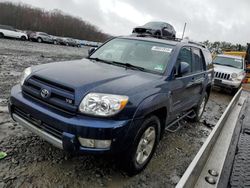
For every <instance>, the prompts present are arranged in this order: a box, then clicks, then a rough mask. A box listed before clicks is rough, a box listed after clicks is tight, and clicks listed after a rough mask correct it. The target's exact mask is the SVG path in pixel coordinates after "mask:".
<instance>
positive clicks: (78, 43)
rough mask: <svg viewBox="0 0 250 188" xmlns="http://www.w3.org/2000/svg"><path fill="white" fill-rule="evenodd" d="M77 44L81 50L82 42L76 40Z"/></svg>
mask: <svg viewBox="0 0 250 188" xmlns="http://www.w3.org/2000/svg"><path fill="white" fill-rule="evenodd" d="M74 40H75V43H76V47H78V48H80V47H81V46H82V43H81V40H78V39H74Z"/></svg>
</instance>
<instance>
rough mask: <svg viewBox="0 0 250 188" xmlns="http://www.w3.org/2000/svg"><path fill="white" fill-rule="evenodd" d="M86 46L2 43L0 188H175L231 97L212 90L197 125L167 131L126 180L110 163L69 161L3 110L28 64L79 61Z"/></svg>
mask: <svg viewBox="0 0 250 188" xmlns="http://www.w3.org/2000/svg"><path fill="white" fill-rule="evenodd" d="M86 54H87V48H73V47H66V46H56V45H49V44H38V43H32V42H23V41H14V40H4V39H1V40H0V151H4V152H6V153H7V154H8V156H7V157H6V158H4V159H2V160H0V188H1V187H110V188H116V187H157V188H160V187H174V186H175V185H176V183H177V182H178V181H179V179H180V177H181V176H182V174H183V173H184V171H185V169H186V168H187V167H188V165H189V163H190V162H191V161H192V159H193V157H194V156H195V154H196V153H197V151H198V150H199V148H200V147H201V145H202V144H203V142H204V141H205V140H206V138H207V136H208V135H209V133H210V132H211V130H212V127H213V125H215V124H216V122H217V121H218V119H219V118H220V116H221V115H222V113H223V111H224V110H225V108H226V106H227V104H228V103H229V101H230V100H231V98H232V96H231V95H230V94H228V93H221V92H220V91H213V92H212V94H211V96H210V99H209V101H208V104H207V107H206V111H205V113H204V116H203V120H202V121H201V123H188V122H186V123H185V127H183V128H182V129H181V130H179V131H178V132H176V133H167V132H166V133H165V135H164V137H163V139H162V140H161V143H160V144H159V146H158V148H157V151H156V154H155V156H154V157H153V159H152V160H151V162H150V164H149V165H148V167H147V168H146V169H145V170H144V171H143V172H142V173H140V174H139V175H136V176H134V177H128V176H126V175H125V174H124V173H123V172H122V171H121V170H119V168H118V167H117V166H116V165H115V164H114V161H113V159H110V158H107V157H98V156H74V157H69V156H68V155H67V154H66V153H64V152H63V151H61V150H59V149H57V148H55V147H53V146H52V145H50V144H48V143H47V142H45V141H43V140H41V139H40V138H39V137H37V136H35V135H34V134H32V133H31V132H29V131H27V130H25V129H23V128H22V127H21V126H19V125H18V124H17V123H15V122H13V121H12V120H11V119H10V117H9V114H8V111H7V102H8V97H9V94H10V89H11V87H12V86H13V85H15V84H17V83H19V77H20V74H21V72H22V71H23V70H24V68H26V67H29V66H31V65H37V64H42V63H49V62H53V61H62V60H69V59H72V60H73V59H80V58H82V57H84V56H86Z"/></svg>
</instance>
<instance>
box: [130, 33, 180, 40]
mask: <svg viewBox="0 0 250 188" xmlns="http://www.w3.org/2000/svg"><path fill="white" fill-rule="evenodd" d="M131 36H134V37H152V38H158V39H165V40H173V41H177V42H181V40H182V39H180V38H173V37H164V36H160V35H152V34H150V33H134V34H132V35H131Z"/></svg>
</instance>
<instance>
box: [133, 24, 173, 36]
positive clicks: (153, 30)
mask: <svg viewBox="0 0 250 188" xmlns="http://www.w3.org/2000/svg"><path fill="white" fill-rule="evenodd" d="M132 33H137V34H150V35H155V36H159V37H171V38H175V37H176V31H175V29H174V27H173V26H172V25H170V24H169V23H166V22H148V23H146V24H145V25H143V26H139V27H136V28H134V29H133V31H132Z"/></svg>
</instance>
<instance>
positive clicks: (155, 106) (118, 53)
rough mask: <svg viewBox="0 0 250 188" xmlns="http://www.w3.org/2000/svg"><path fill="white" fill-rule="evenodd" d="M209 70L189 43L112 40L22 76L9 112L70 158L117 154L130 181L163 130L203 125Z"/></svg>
mask: <svg viewBox="0 0 250 188" xmlns="http://www.w3.org/2000/svg"><path fill="white" fill-rule="evenodd" d="M211 63H212V58H211V54H210V52H209V51H208V50H207V49H206V48H204V47H203V46H201V45H198V44H195V43H191V42H180V41H173V40H164V39H159V38H152V37H138V36H137V37H136V36H128V37H117V38H114V39H111V40H110V41H108V42H106V43H105V44H103V45H102V46H101V47H99V48H98V49H94V50H93V49H92V50H90V51H89V56H88V57H87V58H86V59H81V60H74V61H65V62H56V63H49V64H43V65H38V66H33V67H29V68H27V69H25V70H24V72H23V74H22V78H21V83H20V84H18V85H16V86H14V87H13V88H12V90H11V97H10V102H9V111H10V114H11V116H12V118H13V119H14V120H15V121H17V122H19V124H21V125H22V126H24V127H26V128H28V129H30V130H31V131H32V132H34V134H37V135H39V136H40V137H42V138H43V139H45V140H47V141H48V142H50V143H51V144H53V145H54V146H56V147H58V148H61V149H63V150H66V151H68V152H80V153H95V154H103V153H109V154H118V156H119V157H120V158H119V160H121V161H123V162H122V163H123V164H124V166H125V167H126V170H127V172H128V173H129V174H131V175H132V174H136V173H138V172H140V171H141V170H143V169H144V168H145V167H146V165H147V164H148V162H149V161H150V159H151V158H152V155H153V154H154V152H155V149H156V146H157V144H158V142H159V140H160V138H161V136H162V134H163V133H164V130H165V128H168V129H170V126H172V125H174V124H175V123H176V122H177V121H178V120H179V119H181V118H182V117H185V116H188V117H189V118H192V119H193V120H196V121H198V120H199V119H200V118H201V116H202V113H203V110H204V108H205V105H206V102H207V100H208V97H209V94H210V90H211V83H212V78H213V68H212V64H211ZM115 156H116V155H115Z"/></svg>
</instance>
